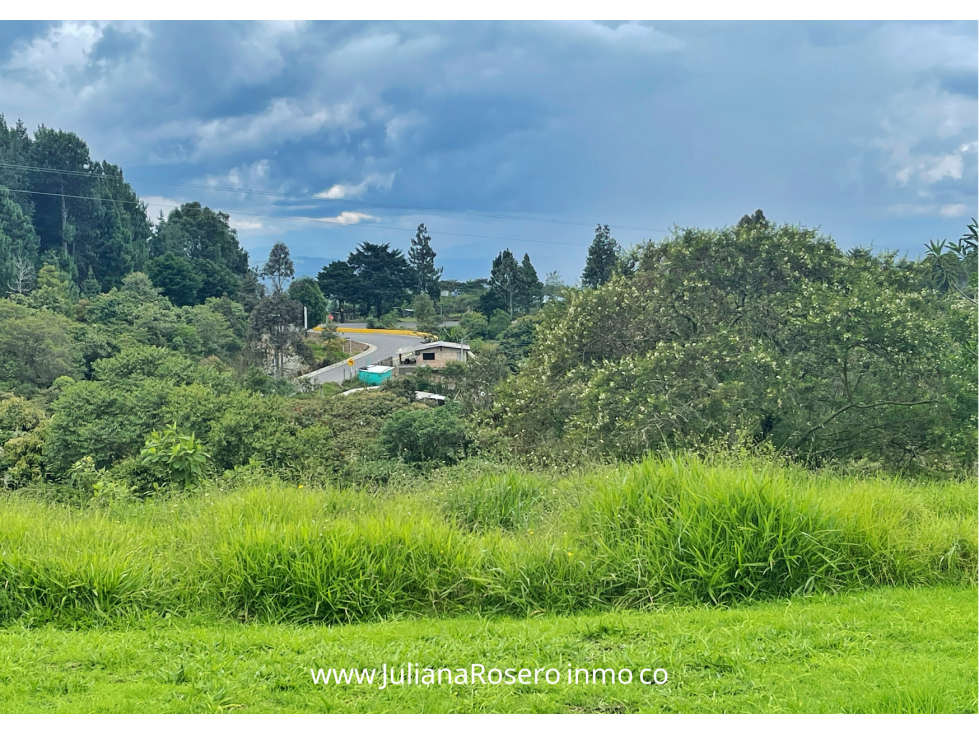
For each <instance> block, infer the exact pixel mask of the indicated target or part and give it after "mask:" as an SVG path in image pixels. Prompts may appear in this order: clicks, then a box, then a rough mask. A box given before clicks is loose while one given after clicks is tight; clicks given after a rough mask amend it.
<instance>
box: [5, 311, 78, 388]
mask: <svg viewBox="0 0 979 734" xmlns="http://www.w3.org/2000/svg"><path fill="white" fill-rule="evenodd" d="M80 368H81V355H80V354H79V352H78V348H77V347H76V345H75V343H74V341H73V340H72V337H71V322H70V321H68V319H66V318H64V317H63V316H61V315H58V314H52V313H49V312H40V311H35V310H32V309H29V308H26V307H25V306H21V305H18V304H15V303H11V302H10V301H8V300H6V299H4V300H0V385H4V386H5V387H6V389H15V390H20V389H23V388H35V389H36V388H46V387H50V386H51V384H52V383H53V382H54V381H55V379H57V378H58V377H60V376H62V375H69V376H72V377H75V376H78V375H79V373H80Z"/></svg>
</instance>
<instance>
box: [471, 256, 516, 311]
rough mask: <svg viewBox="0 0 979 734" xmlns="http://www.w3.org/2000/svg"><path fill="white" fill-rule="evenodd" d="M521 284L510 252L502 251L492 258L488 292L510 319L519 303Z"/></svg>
mask: <svg viewBox="0 0 979 734" xmlns="http://www.w3.org/2000/svg"><path fill="white" fill-rule="evenodd" d="M521 282H522V281H521V275H520V265H519V263H517V259H516V258H515V257H514V256H513V253H512V252H510V251H509V250H504V251H503V252H501V253H500V254H499V255H497V256H496V257H495V258H493V265H492V268H491V270H490V280H489V287H490V292H491V293H492V294H493V297H494V298H495V300H496V302H498V303H500V304H502V305H501V308H504V309H505V310H506V312H507V313H508V314H510V318H511V319H512V318H514V314H516V312H517V307H518V306H519V303H520V295H521ZM481 305H482V304H481ZM480 310H481V311H483V312H484V313H490V312H492V311H493V310H495V309H489V310H488V311H487V309H484V308H481V309H480Z"/></svg>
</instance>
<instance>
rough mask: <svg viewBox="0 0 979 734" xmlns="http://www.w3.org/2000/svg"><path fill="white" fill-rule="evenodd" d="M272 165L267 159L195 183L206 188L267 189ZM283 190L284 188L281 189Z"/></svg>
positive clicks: (269, 184)
mask: <svg viewBox="0 0 979 734" xmlns="http://www.w3.org/2000/svg"><path fill="white" fill-rule="evenodd" d="M270 170H271V165H270V164H269V161H268V159H267V158H263V159H262V160H260V161H256V162H255V163H252V164H251V165H247V166H235V167H234V168H232V169H231V170H230V171H228V172H227V173H224V174H220V175H217V176H205V177H204V178H203V179H198V180H197V181H195V183H200V184H204V185H205V186H220V187H222V188H231V189H259V188H261V189H267V188H269V187H270V186H271V183H270V181H269V172H270ZM279 189H280V190H282V189H283V187H282V186H280V187H279Z"/></svg>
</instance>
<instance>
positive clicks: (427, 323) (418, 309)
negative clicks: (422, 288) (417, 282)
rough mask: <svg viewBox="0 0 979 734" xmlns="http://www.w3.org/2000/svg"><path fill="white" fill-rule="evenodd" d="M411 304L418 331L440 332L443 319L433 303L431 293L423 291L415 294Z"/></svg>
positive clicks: (427, 332)
mask: <svg viewBox="0 0 979 734" xmlns="http://www.w3.org/2000/svg"><path fill="white" fill-rule="evenodd" d="M411 306H412V309H413V310H414V312H415V322H416V324H417V327H416V328H417V329H418V331H422V332H424V333H426V334H438V332H439V328H440V327H441V326H442V320H441V319H440V318H439V317H438V314H437V313H436V312H435V304H434V303H432V299H431V298H430V297H429V295H428V294H427V293H421V294H419V295H417V296H415V299H414V300H413V301H412V302H411Z"/></svg>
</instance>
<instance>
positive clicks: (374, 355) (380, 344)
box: [304, 324, 422, 385]
mask: <svg viewBox="0 0 979 734" xmlns="http://www.w3.org/2000/svg"><path fill="white" fill-rule="evenodd" d="M344 326H352V324H344ZM337 336H341V337H344V338H346V337H349V338H351V339H353V340H354V341H357V342H361V343H363V344H370V345H371V346H372V347H374V349H373V350H372V349H368V350H367V351H366V352H361V353H360V354H358V355H355V356H354V366H353V367H348V366H347V365H346V364H345V363H341V364H339V365H333V366H330V367H324V368H322V369H319V370H316V371H315V372H310V373H309V374H307V375H304V377H308V378H309V379H310V380H312V381H313V383H315V384H317V385H322V384H323V383H324V382H336V383H340V382H343V380H344V378H345V377H350V376H352V375H353V374H356V372H357V370H358V369H360V368H361V367H365V366H367V365H369V364H375V363H377V362H380V361H381V360H382V359H386V358H387V357H393V356H394V355H396V354H397V353H398V349H400V348H401V347H413V346H415V345H416V344H421V343H422V339H421V337H418V336H408V335H407V334H342V333H341V334H338V335H337Z"/></svg>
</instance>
